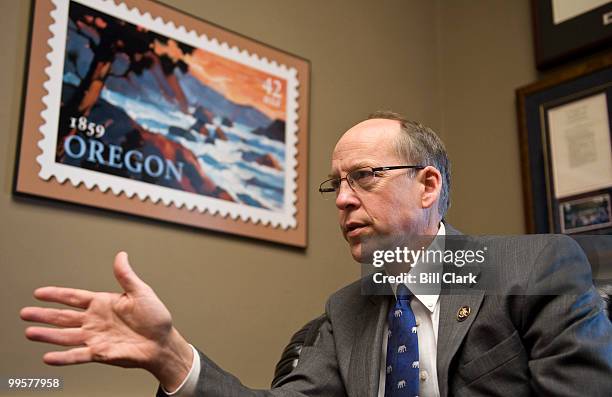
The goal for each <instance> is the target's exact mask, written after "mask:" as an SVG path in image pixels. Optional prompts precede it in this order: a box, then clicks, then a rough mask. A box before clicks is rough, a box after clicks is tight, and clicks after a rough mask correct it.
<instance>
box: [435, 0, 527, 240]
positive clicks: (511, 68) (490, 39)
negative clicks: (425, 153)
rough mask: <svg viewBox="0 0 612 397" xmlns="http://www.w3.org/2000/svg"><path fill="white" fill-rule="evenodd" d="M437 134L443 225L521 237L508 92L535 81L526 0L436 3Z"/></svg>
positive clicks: (513, 128)
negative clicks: (446, 194)
mask: <svg viewBox="0 0 612 397" xmlns="http://www.w3.org/2000/svg"><path fill="white" fill-rule="evenodd" d="M437 6H438V7H437V15H438V17H439V18H438V24H439V25H438V26H439V40H440V42H439V46H438V53H439V64H438V68H439V71H440V84H439V89H440V98H441V103H442V107H441V108H442V110H443V113H444V114H443V117H442V118H443V126H442V131H443V132H442V136H443V138H444V141H445V142H446V145H447V148H448V152H449V155H450V158H451V160H452V162H453V186H452V200H451V201H452V206H451V210H450V213H449V221H450V222H452V223H453V224H455V225H456V226H457V227H459V228H460V229H461V230H462V231H463V232H465V233H476V234H516V233H523V232H524V231H525V228H524V218H523V198H522V184H521V175H520V173H521V170H520V155H519V143H518V132H517V131H518V130H517V122H516V108H515V102H514V98H515V95H514V90H515V89H516V88H518V87H520V86H523V85H526V84H528V83H530V82H532V81H534V80H535V79H536V78H537V73H536V69H535V62H534V56H533V47H532V38H531V37H532V36H531V16H530V9H529V1H527V0H520V1H507V0H493V1H492V0H482V1H449V0H439V1H438V2H437Z"/></svg>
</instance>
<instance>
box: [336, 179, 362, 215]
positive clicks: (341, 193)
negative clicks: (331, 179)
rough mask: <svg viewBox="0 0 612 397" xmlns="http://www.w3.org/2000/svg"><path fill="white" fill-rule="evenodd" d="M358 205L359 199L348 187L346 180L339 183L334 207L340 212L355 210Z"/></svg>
mask: <svg viewBox="0 0 612 397" xmlns="http://www.w3.org/2000/svg"><path fill="white" fill-rule="evenodd" d="M359 205H360V201H359V197H358V196H357V194H356V193H355V191H354V190H353V188H352V187H351V186H350V185H349V183H348V181H347V180H346V179H344V180H341V181H340V186H338V195H337V196H336V207H338V209H340V210H346V209H349V208H355V207H358V206H359Z"/></svg>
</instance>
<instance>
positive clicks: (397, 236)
mask: <svg viewBox="0 0 612 397" xmlns="http://www.w3.org/2000/svg"><path fill="white" fill-rule="evenodd" d="M399 133H400V124H399V122H398V121H395V120H386V119H372V120H366V121H364V122H362V123H359V124H357V125H356V126H354V127H353V128H351V129H350V130H348V131H347V132H346V133H345V134H344V135H343V136H342V137H341V138H340V140H339V141H338V143H337V144H336V147H335V149H334V152H333V155H332V173H331V176H332V177H338V176H339V177H345V176H346V174H347V173H348V172H351V171H354V170H356V169H359V168H363V167H381V166H395V165H414V164H408V161H407V160H406V159H404V158H402V157H400V156H399V155H398V153H397V152H396V150H395V141H396V138H397V136H398V134H399ZM409 173H410V170H394V171H387V172H385V173H383V176H381V177H377V178H375V184H374V186H373V188H371V189H369V190H367V191H363V190H360V189H358V188H355V190H353V189H352V188H351V187H350V186H349V185H348V183H347V182H346V181H345V180H344V181H342V182H341V184H340V188H339V190H338V193H337V196H336V207H337V208H338V217H339V222H340V228H341V230H342V235H343V236H344V238H345V239H346V240H347V241H348V243H349V245H350V249H351V255H352V256H353V258H354V259H355V260H357V261H361V262H364V261H367V260H368V257H369V255H371V251H372V250H373V249H380V245H389V243H390V242H392V241H393V242H398V243H400V242H402V240H404V239H405V238H406V237H409V236H410V235H415V234H419V233H421V234H424V233H426V232H427V231H426V230H425V228H426V224H427V221H426V219H425V213H424V210H423V208H422V205H421V196H422V192H423V185H422V184H421V183H419V181H418V178H412V177H410V176H409ZM377 247H378V248H377Z"/></svg>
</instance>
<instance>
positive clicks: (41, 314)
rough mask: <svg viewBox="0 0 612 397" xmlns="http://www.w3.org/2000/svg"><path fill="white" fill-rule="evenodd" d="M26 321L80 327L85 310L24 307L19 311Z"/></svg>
mask: <svg viewBox="0 0 612 397" xmlns="http://www.w3.org/2000/svg"><path fill="white" fill-rule="evenodd" d="M19 314H20V316H21V318H22V319H23V320H26V321H34V322H37V323H44V324H49V325H56V326H58V327H80V326H81V325H82V324H83V317H84V316H85V314H84V313H83V312H78V311H75V310H65V309H51V308H46V307H24V308H23V309H21V312H20V313H19Z"/></svg>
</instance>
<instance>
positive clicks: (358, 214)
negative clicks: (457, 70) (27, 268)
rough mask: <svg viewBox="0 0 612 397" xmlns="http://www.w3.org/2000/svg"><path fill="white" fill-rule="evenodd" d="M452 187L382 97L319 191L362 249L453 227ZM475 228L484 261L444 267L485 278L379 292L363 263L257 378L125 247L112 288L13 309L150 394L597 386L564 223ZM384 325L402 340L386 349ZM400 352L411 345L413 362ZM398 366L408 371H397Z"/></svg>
mask: <svg viewBox="0 0 612 397" xmlns="http://www.w3.org/2000/svg"><path fill="white" fill-rule="evenodd" d="M449 186H450V172H449V164H448V160H447V157H446V151H445V149H444V145H443V144H442V142H441V141H440V140H439V138H438V137H437V136H436V135H435V133H433V131H431V130H430V129H428V128H426V127H424V126H422V125H420V124H418V123H413V122H410V121H407V120H404V119H403V118H401V117H400V116H398V115H395V114H392V113H385V112H383V113H377V114H375V115H373V116H372V117H371V118H370V119H368V120H366V121H363V122H361V123H359V124H357V125H356V126H354V127H353V128H351V129H350V130H348V131H347V132H346V133H345V134H344V135H343V136H342V137H341V139H340V140H339V141H338V143H337V145H336V147H335V149H334V152H333V157H332V173H331V178H330V180H328V181H325V182H324V183H323V184H322V185H321V190H322V191H323V192H324V194H331V195H332V197H333V198H334V199H335V204H336V206H337V208H338V214H339V222H340V227H341V230H342V233H343V236H344V237H345V239H346V240H347V242H348V244H349V247H350V251H351V255H352V256H353V258H354V259H355V260H357V261H359V262H368V261H370V260H371V258H372V255H373V253H374V251H375V250H379V249H382V248H392V247H393V246H398V247H401V246H408V247H411V248H418V246H420V245H421V244H423V245H425V246H427V245H429V246H430V247H431V246H434V245H436V244H438V243H439V242H440V241H442V242H443V243H442V244H444V242H445V241H447V240H449V241H450V237H445V236H451V235H457V234H458V232H457V231H455V230H454V229H453V228H452V227H451V226H450V225H446V224H445V223H444V222H443V217H444V214H445V213H446V210H447V208H448V197H449ZM427 236H429V237H427ZM415 242H418V244H416V243H415ZM473 243H475V242H474V241H468V242H467V244H468V246H469V245H470V244H473ZM477 243H478V244H486V246H487V247H488V253H489V254H488V260H487V263H486V265H487V266H480V267H465V268H459V267H457V268H456V269H455V272H456V273H457V275H459V276H461V275H462V274H463V273H465V272H468V271H469V272H470V273H474V274H476V275H477V276H478V277H479V280H485V281H486V283H487V286H488V287H489V288H490V289H489V291H488V292H489V293H485V292H486V291H485V290H484V289H478V288H472V287H473V283H469V284H468V285H465V286H464V287H465V288H464V289H463V290H462V291H457V292H456V293H454V292H453V291H445V289H444V288H443V287H440V288H439V289H437V290H433V291H429V292H428V293H418V292H416V290H415V291H412V292H411V290H410V288H412V287H413V286H411V285H408V286H407V287H408V288H406V286H404V285H402V283H394V282H392V283H388V284H385V285H383V286H382V289H383V291H385V292H386V294H385V293H383V294H380V293H377V292H378V291H380V286H379V285H374V284H376V283H374V281H373V277H372V276H365V277H364V278H363V279H362V280H359V281H357V282H355V283H353V284H351V285H349V286H347V287H345V288H343V289H342V290H340V291H338V292H336V293H335V294H333V295H332V296H331V297H330V299H329V300H328V302H327V305H326V310H325V313H326V319H325V321H323V323H322V324H321V325H320V327H319V330H318V337H317V339H316V341H315V342H314V343H313V344H311V345H309V346H304V347H303V349H302V352H301V356H300V360H299V363H298V365H297V367H296V368H295V369H294V370H293V371H292V372H291V373H290V374H289V375H287V376H286V377H285V378H284V379H283V380H282V381H281V382H280V383H279V384H278V386H277V387H276V388H274V389H272V390H266V391H264V390H251V389H248V388H246V387H245V386H243V385H242V384H241V383H240V381H239V380H238V379H237V378H235V377H234V376H232V375H231V374H229V373H227V372H225V371H223V370H222V369H221V368H219V367H218V366H217V365H216V364H215V363H214V362H212V360H210V359H209V358H208V357H206V355H205V354H204V353H202V352H200V351H197V350H196V349H195V348H194V347H192V346H190V345H189V344H188V343H187V342H186V341H185V340H184V339H183V338H182V337H181V335H180V334H179V333H178V331H177V330H176V329H175V328H174V327H172V324H171V318H170V314H169V312H168V311H167V309H166V308H165V307H164V305H163V303H162V302H161V301H160V300H159V299H158V298H157V296H156V295H155V293H154V292H153V291H152V290H151V288H150V287H149V286H147V285H146V284H145V283H144V282H143V281H141V280H140V279H139V278H138V277H137V276H136V275H135V274H134V272H133V271H132V269H131V268H130V266H129V264H128V262H127V255H126V254H124V253H120V254H118V255H117V257H116V259H115V263H114V271H115V275H116V278H117V280H118V281H119V283H120V284H121V286H122V287H123V289H124V290H125V293H124V294H121V295H119V294H109V293H94V292H90V291H84V290H75V289H66V288H56V287H44V288H41V289H38V290H36V291H35V296H36V297H37V298H39V299H41V300H46V301H53V302H60V303H64V304H68V305H70V306H73V307H78V308H83V309H87V310H86V311H85V312H77V311H72V310H65V311H58V310H57V309H47V308H38V307H29V308H24V309H23V310H22V312H21V316H22V318H24V319H26V320H29V321H38V322H42V323H47V324H52V325H56V326H59V327H60V328H55V329H52V328H42V327H29V328H28V329H27V330H26V336H27V337H28V338H30V339H32V340H37V341H43V342H49V343H55V344H60V345H66V346H76V347H74V348H72V349H70V350H68V351H65V352H51V353H47V354H46V355H45V356H44V360H45V362H47V363H49V364H54V365H67V364H77V363H84V362H92V361H95V362H102V363H107V364H113V365H120V366H128V367H141V368H144V369H146V370H148V371H149V372H151V373H152V374H153V375H154V376H155V377H156V378H157V379H158V380H159V381H160V383H161V385H162V388H161V389H160V391H159V392H158V394H159V395H164V394H165V393H168V394H175V395H178V396H194V395H198V396H240V395H275V396H344V395H346V396H375V395H378V396H399V395H416V394H417V393H418V394H419V395H421V396H447V395H457V396H496V395H500V396H501V395H504V396H505V395H531V394H537V395H555V396H574V395H588V396H604V395H606V396H607V395H609V394H610V392H612V325H611V324H610V322H609V321H608V320H607V318H605V316H604V315H603V311H602V306H601V300H600V298H599V296H598V295H597V293H596V292H595V290H594V288H593V286H592V282H591V274H590V269H589V265H588V262H587V261H586V258H585V257H584V254H583V253H582V252H581V251H580V249H579V248H578V247H577V246H576V244H575V243H573V241H572V240H570V239H569V238H564V237H563V236H552V237H533V238H530V237H525V236H524V237H513V238H488V239H485V240H484V241H477ZM462 244H463V243H462ZM509 253H510V254H509ZM411 265H413V266H414V268H413V270H414V269H418V268H419V267H418V265H419V264H417V263H412V264H411ZM401 270H402V269H401V268H399V269H397V268H387V271H386V273H387V274H388V275H397V274H400V272H401ZM404 270H405V269H404ZM413 270H410V272H412V271H413ZM434 284H436V283H434ZM437 284H440V283H437ZM372 288H374V289H372ZM372 291H375V293H372ZM398 305H399V306H398ZM402 305H403V306H402ZM398 307H399V308H398ZM402 313H403V314H402ZM406 321H408V323H407V322H406ZM406 324H410V325H411V328H412V333H411V332H410V331H409V330H410V326H409V327H408V328H406ZM402 327H403V328H402ZM398 335H399V336H398ZM393 338H408V339H406V340H409V342H410V343H404V342H402V343H404V344H402V345H401V346H400V348H399V349H396V346H395V345H394V343H395V339H393ZM406 346H409V348H407V347H406ZM396 353H397V354H396ZM403 353H407V354H412V355H413V357H416V358H415V359H414V360H415V361H412V366H410V365H409V363H408V365H406V364H407V363H406V362H405V359H403V358H402V357H403V356H402V354H403ZM402 360H403V361H402ZM398 368H399V369H398ZM394 371H395V372H394ZM398 371H404V372H405V373H406V374H408V375H405V376H404V375H401V376H402V377H401V378H398V377H397V376H399V375H397V374H398ZM398 379H401V380H399V381H398ZM170 392H172V393H170ZM408 393H411V394H408Z"/></svg>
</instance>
